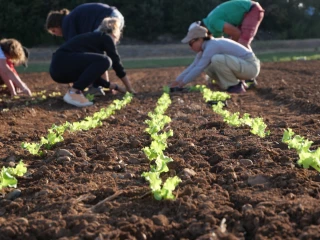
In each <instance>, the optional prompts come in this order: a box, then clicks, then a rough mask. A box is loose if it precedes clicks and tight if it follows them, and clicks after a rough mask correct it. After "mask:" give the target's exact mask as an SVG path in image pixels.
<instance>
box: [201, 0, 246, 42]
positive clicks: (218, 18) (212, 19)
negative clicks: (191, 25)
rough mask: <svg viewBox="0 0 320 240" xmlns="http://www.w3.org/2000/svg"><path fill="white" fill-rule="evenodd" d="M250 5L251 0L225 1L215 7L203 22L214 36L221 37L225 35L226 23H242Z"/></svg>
mask: <svg viewBox="0 0 320 240" xmlns="http://www.w3.org/2000/svg"><path fill="white" fill-rule="evenodd" d="M250 7H251V1H249V0H234V1H228V2H224V3H222V4H220V5H218V6H217V7H216V8H214V9H213V10H212V11H211V12H210V13H209V14H208V16H207V17H206V18H204V19H203V23H204V24H205V26H206V27H207V28H208V30H209V31H210V32H211V33H212V35H213V36H214V37H221V36H222V35H223V26H224V24H225V23H226V22H227V23H230V24H232V25H234V26H239V25H241V22H242V20H243V17H244V14H245V13H247V12H249V10H250Z"/></svg>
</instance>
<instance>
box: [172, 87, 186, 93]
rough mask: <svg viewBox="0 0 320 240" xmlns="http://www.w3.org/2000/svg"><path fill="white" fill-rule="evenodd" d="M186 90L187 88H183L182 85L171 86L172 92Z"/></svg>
mask: <svg viewBox="0 0 320 240" xmlns="http://www.w3.org/2000/svg"><path fill="white" fill-rule="evenodd" d="M184 90H185V88H182V87H171V88H170V92H182V91H184Z"/></svg>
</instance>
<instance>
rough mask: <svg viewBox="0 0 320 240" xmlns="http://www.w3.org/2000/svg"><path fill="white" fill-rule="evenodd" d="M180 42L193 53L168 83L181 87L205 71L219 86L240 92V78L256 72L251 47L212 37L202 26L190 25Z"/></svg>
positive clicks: (231, 91)
mask: <svg viewBox="0 0 320 240" xmlns="http://www.w3.org/2000/svg"><path fill="white" fill-rule="evenodd" d="M182 43H189V46H190V47H191V49H192V50H193V51H195V52H196V53H197V55H196V58H195V60H194V61H193V63H192V64H191V65H190V66H189V67H188V68H187V69H185V70H184V71H183V72H182V73H181V74H180V75H179V76H178V77H177V79H176V81H175V82H173V83H172V84H171V87H182V86H184V85H185V84H187V83H189V82H191V81H193V80H195V79H196V78H197V77H198V76H199V75H200V74H201V73H202V72H205V73H206V74H207V75H208V76H209V78H210V79H214V80H216V81H217V83H218V84H219V86H220V88H221V89H222V90H225V91H227V92H229V93H244V92H246V84H245V83H244V80H245V79H252V78H256V77H257V76H258V74H259V72H260V61H259V60H258V59H257V58H256V56H255V55H254V53H253V52H252V50H250V49H247V48H245V47H244V46H242V45H241V44H239V43H237V42H234V41H232V40H230V39H226V38H212V37H210V36H209V35H208V30H207V29H206V28H204V27H202V26H199V25H193V26H191V27H190V28H189V31H188V34H187V36H186V37H185V38H184V39H182Z"/></svg>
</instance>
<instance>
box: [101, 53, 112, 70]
mask: <svg viewBox="0 0 320 240" xmlns="http://www.w3.org/2000/svg"><path fill="white" fill-rule="evenodd" d="M102 63H103V66H104V69H105V70H106V71H107V70H109V69H110V68H111V66H112V60H111V58H110V57H108V56H105V57H104V59H103V61H102Z"/></svg>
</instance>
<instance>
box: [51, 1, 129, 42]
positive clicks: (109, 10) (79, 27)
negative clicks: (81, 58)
mask: <svg viewBox="0 0 320 240" xmlns="http://www.w3.org/2000/svg"><path fill="white" fill-rule="evenodd" d="M106 17H115V18H118V19H119V22H120V30H121V31H122V30H123V27H124V17H123V15H122V14H121V13H120V12H119V10H118V9H117V8H116V7H112V6H109V5H107V4H104V3H85V4H81V5H79V6H77V7H76V8H75V9H73V10H72V11H71V12H70V11H69V10H68V9H65V8H64V9H62V10H60V11H50V12H49V14H48V16H47V20H46V29H47V31H48V32H49V33H51V34H52V35H55V36H58V37H63V38H64V40H66V41H68V40H69V39H71V38H73V37H74V36H77V35H79V34H82V33H86V32H93V31H95V30H97V29H98V27H99V25H100V24H101V22H102V20H103V19H104V18H106Z"/></svg>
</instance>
